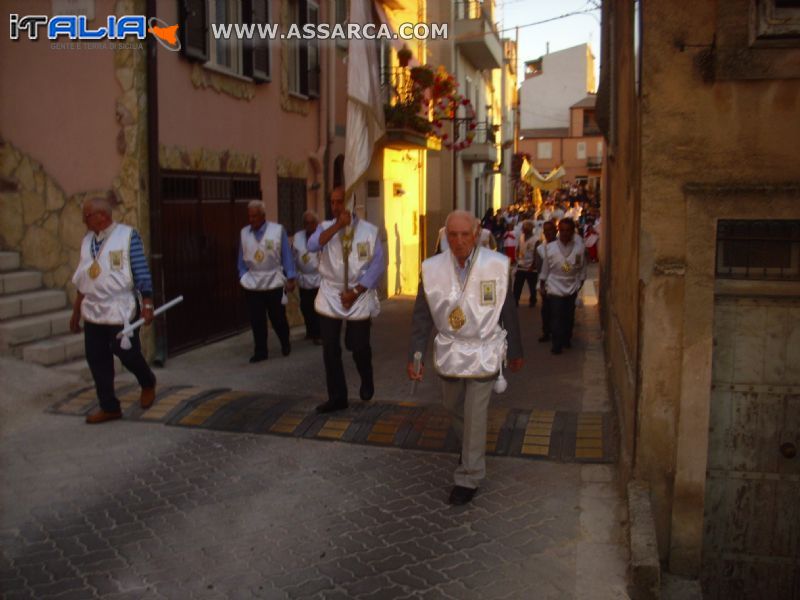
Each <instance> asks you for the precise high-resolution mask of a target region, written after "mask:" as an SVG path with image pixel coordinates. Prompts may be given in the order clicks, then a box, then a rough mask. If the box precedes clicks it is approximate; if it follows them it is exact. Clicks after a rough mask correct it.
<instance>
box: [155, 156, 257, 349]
mask: <svg viewBox="0 0 800 600" xmlns="http://www.w3.org/2000/svg"><path fill="white" fill-rule="evenodd" d="M259 190H260V184H259V180H258V177H257V176H244V175H242V176H236V175H230V174H221V173H197V172H165V173H163V174H162V219H163V221H162V222H163V232H164V236H163V237H164V239H163V254H164V259H163V261H164V290H165V293H166V297H167V298H173V297H175V296H177V295H180V294H182V295H183V297H184V301H183V303H182V304H181V305H180V307H179V308H177V309H175V310H171V311H169V312H168V313H167V314H166V323H167V328H166V329H167V330H166V335H167V351H168V353H169V354H174V353H175V352H179V351H182V350H187V349H189V348H193V347H196V346H199V345H202V344H204V343H208V342H211V341H214V340H218V339H221V338H223V337H226V336H229V335H232V334H234V333H237V332H239V331H242V330H243V329H245V328H246V327H247V324H248V320H247V314H246V310H245V307H244V299H243V298H244V297H243V293H242V290H241V286H240V285H239V276H238V271H237V267H236V257H237V252H238V247H239V231H240V230H241V228H242V227H244V226H245V225H246V224H247V208H246V207H247V202H248V201H249V200H251V199H254V198H259V197H260V195H261V194H260V191H259Z"/></svg>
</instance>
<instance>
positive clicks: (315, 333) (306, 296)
mask: <svg viewBox="0 0 800 600" xmlns="http://www.w3.org/2000/svg"><path fill="white" fill-rule="evenodd" d="M299 290H300V312H301V313H303V321H305V323H306V337H307V338H315V339H316V338H318V337H320V333H319V315H318V314H317V311H316V310H314V300H316V298H317V292H318V291H319V288H313V289H310V290H304V289H303V288H299Z"/></svg>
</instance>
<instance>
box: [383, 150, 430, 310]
mask: <svg viewBox="0 0 800 600" xmlns="http://www.w3.org/2000/svg"><path fill="white" fill-rule="evenodd" d="M425 162H426V152H425V151H424V150H393V149H391V148H386V149H385V150H384V155H383V184H384V198H385V204H384V225H385V227H386V246H387V248H386V250H387V254H388V256H389V267H388V269H387V293H388V295H389V296H395V295H398V294H412V295H413V294H416V293H417V285H418V283H419V265H420V252H419V244H420V231H419V227H420V225H419V223H420V215H421V214H424V212H425ZM398 184H399V187H400V190H402V192H403V193H401V194H398V193H397V192H398V190H397V189H396V188H397V185H398Z"/></svg>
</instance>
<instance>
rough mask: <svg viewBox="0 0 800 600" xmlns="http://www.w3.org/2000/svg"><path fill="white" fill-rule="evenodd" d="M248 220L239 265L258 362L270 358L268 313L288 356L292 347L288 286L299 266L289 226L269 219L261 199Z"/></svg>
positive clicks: (252, 205) (250, 209)
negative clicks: (288, 235) (288, 230)
mask: <svg viewBox="0 0 800 600" xmlns="http://www.w3.org/2000/svg"><path fill="white" fill-rule="evenodd" d="M247 220H248V222H249V225H246V226H245V227H243V228H242V231H241V234H240V240H239V258H238V262H237V265H238V269H239V283H240V285H241V286H242V287H243V288H244V294H245V299H246V300H247V310H248V312H249V314H250V328H251V329H252V331H253V346H254V350H253V356H251V357H250V362H251V363H256V362H260V361H262V360H267V358H268V351H267V315H269V320H270V322H271V323H272V328H273V329H274V330H275V334H276V335H277V336H278V340H280V343H281V353H282V354H283V355H284V356H288V354H289V353H290V352H291V350H292V346H291V343H290V342H289V322H288V321H287V320H286V307H285V305H284V302H285V300H284V298H285V295H284V290H285V291H286V292H291V291H292V290H293V289H294V280H295V268H294V257H293V256H292V248H291V246H290V245H289V238H288V237H287V235H286V230H285V229H284V228H283V225H279V224H278V223H270V222H269V221H267V218H266V215H265V213H264V204H263V203H262V202H261V201H259V200H253V201H252V202H250V203H249V204H248V205H247Z"/></svg>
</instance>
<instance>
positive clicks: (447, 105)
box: [431, 67, 476, 152]
mask: <svg viewBox="0 0 800 600" xmlns="http://www.w3.org/2000/svg"><path fill="white" fill-rule="evenodd" d="M457 88H458V82H457V81H456V80H455V77H453V76H452V75H451V74H450V73H448V72H447V70H446V69H445V68H444V67H439V68H438V69H437V70H436V73H435V75H434V77H433V85H432V86H431V99H432V102H433V115H432V116H433V121H432V122H431V125H432V127H433V133H434V135H436V137H438V138H439V139H441V140H442V145H443V146H444V147H445V148H448V149H450V148H452V149H453V150H455V151H456V152H458V151H459V150H463V149H464V148H468V147H469V146H470V145H472V141H473V140H474V139H475V128H476V124H475V108H474V107H473V106H472V102H470V100H469V98H465V97H464V96H463V95H461V94H459V93H458V92H457V91H456V89H457ZM461 106H463V107H464V113H465V116H464V118H465V123H466V132H467V133H466V135H465V136H464V137H463V138H461V137H458V138H456V139H453V140H451V139H448V138H449V137H450V136H449V134H447V133H445V131H444V129H443V127H444V121H452V120H454V119H455V118H456V116H457V115H458V109H459V107H461Z"/></svg>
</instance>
